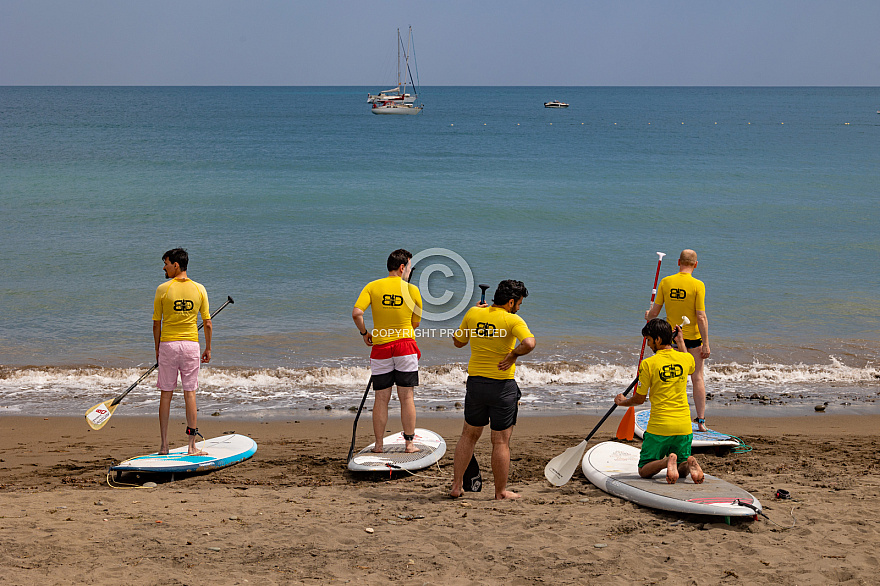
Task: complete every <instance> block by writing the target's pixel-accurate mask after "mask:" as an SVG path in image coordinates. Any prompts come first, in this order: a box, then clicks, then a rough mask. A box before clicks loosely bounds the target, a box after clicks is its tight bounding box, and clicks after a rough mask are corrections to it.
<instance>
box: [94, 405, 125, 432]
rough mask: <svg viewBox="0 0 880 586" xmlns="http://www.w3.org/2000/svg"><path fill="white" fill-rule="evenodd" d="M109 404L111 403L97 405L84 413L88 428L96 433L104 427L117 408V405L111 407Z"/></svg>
mask: <svg viewBox="0 0 880 586" xmlns="http://www.w3.org/2000/svg"><path fill="white" fill-rule="evenodd" d="M111 403H112V401H104V402H103V403H98V404H97V405H95V406H94V407H92V408H91V409H89V410H88V411H87V412H86V423H88V424H89V427H91V428H92V429H94V430H95V431H97V430H99V429H101V428H102V427H104V425H106V423H107V421H109V420H110V417H111V416H112V415H113V412H114V411H116V408H117V407H119V405H118V404H116V405H111Z"/></svg>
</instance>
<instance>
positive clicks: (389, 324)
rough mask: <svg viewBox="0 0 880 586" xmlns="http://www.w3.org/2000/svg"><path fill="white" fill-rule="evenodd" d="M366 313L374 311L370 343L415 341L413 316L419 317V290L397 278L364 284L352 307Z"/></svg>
mask: <svg viewBox="0 0 880 586" xmlns="http://www.w3.org/2000/svg"><path fill="white" fill-rule="evenodd" d="M354 306H355V307H357V308H358V309H361V310H363V311H366V310H367V308H368V307H370V306H372V308H373V310H372V311H373V330H372V334H373V344H386V343H388V342H393V341H394V340H400V339H401V338H415V330H413V326H412V316H413V314H416V315H419V316H420V315H421V314H422V295H421V293H419V288H418V287H416V286H415V285H412V284H410V283H407V282H406V281H404V280H403V279H401V278H400V277H385V278H384V279H377V280H375V281H372V282H370V283H368V284H367V286H366V287H364V290H363V291H361V294H360V295H359V296H358V298H357V301H356V302H355V304H354Z"/></svg>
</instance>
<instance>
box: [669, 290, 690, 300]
mask: <svg viewBox="0 0 880 586" xmlns="http://www.w3.org/2000/svg"><path fill="white" fill-rule="evenodd" d="M687 296H688V294H687V291H685V290H684V289H670V290H669V297H670V298H671V299H686V298H687Z"/></svg>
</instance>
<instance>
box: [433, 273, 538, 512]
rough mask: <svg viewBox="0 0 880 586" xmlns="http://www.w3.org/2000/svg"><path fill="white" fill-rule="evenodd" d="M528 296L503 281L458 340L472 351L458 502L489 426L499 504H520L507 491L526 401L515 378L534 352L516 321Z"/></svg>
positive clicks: (467, 319)
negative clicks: (512, 448) (476, 448)
mask: <svg viewBox="0 0 880 586" xmlns="http://www.w3.org/2000/svg"><path fill="white" fill-rule="evenodd" d="M528 295H529V291H528V289H526V287H525V285H524V284H523V283H522V281H514V280H507V281H501V283H499V284H498V288H497V289H496V290H495V295H494V297H493V299H492V306H491V307H489V306H486V305H482V306H477V307H472V308H471V309H469V310H468V312H467V313H466V314H465V316H464V319H463V320H462V322H461V326H460V327H459V329H458V330H456V332H455V335H454V336H453V339H452V341H453V343H454V344H455V347H456V348H463V347H464V346H466V345H467V344H468V343H470V345H471V358H470V361H468V378H467V383H466V388H467V392H466V394H465V399H464V428H463V429H462V431H461V438H460V439H459V440H458V445H456V446H455V457H454V460H453V462H454V464H453V476H452V490H451V491H450V492H449V495H450V496H451V497H453V498H458V497H460V496H461V495H462V494H463V491H464V488H463V484H464V474H465V470H466V469H467V466H468V463H469V462H470V460H471V457H472V456H473V453H474V446H476V444H477V440H478V439H480V436H481V435H482V433H483V428H484V427H485V426H486V425H487V424H488V425H489V426H490V429H491V430H492V476H493V478H494V479H495V498H496V499H499V500H500V499H516V498H519V495H518V494H517V493H515V492H512V491H510V490H507V476H508V473H509V471H510V437H511V435H512V434H513V426H514V425H516V416H517V410H518V407H517V406H518V402H519V399H520V397H521V396H522V393H520V390H519V386H517V384H516V381H515V380H514V378H513V376H514V373H515V371H516V359H517V358H519V357H520V356H524V355H526V354H528V353H529V352H531V351H532V350H534V349H535V337H534V336H533V335H532V332H531V331H529V327H528V326H527V325H526V322H525V321H524V320H523V319H522V318H521V317H519V316H518V315H516V313H517V312H518V311H519V308H520V306H521V305H522V302H523V299H525V298H526V297H528ZM517 340H519V342H520V344H519V346H517V345H516V341H517Z"/></svg>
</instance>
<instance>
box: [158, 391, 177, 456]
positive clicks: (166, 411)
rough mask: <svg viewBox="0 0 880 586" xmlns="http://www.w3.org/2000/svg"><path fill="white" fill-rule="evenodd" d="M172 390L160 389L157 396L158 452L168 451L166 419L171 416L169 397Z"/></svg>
mask: <svg viewBox="0 0 880 586" xmlns="http://www.w3.org/2000/svg"><path fill="white" fill-rule="evenodd" d="M173 395H174V391H162V393H161V395H160V396H159V437H160V441H161V443H160V444H159V453H160V454H167V453H168V420H169V419H170V417H171V397H172V396H173Z"/></svg>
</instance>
